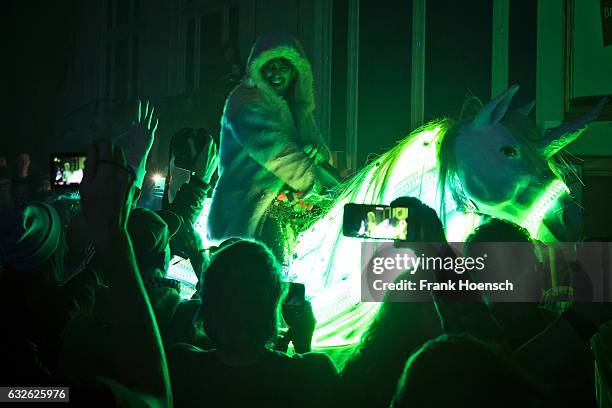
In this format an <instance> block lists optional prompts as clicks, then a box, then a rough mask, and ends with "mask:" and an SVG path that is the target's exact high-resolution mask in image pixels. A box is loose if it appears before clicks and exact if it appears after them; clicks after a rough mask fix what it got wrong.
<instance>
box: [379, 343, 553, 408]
mask: <svg viewBox="0 0 612 408" xmlns="http://www.w3.org/2000/svg"><path fill="white" fill-rule="evenodd" d="M542 400H543V393H542V390H541V389H539V388H538V386H537V385H536V384H535V383H533V382H532V381H531V380H530V379H529V378H528V377H527V376H526V375H525V373H523V372H522V371H521V370H520V369H519V368H518V367H517V366H516V365H515V364H514V363H513V362H512V361H511V360H510V359H509V358H507V357H506V356H504V355H503V354H502V353H501V352H500V351H498V350H497V349H495V348H494V347H493V346H491V345H489V344H486V343H484V342H482V341H480V340H477V339H476V338H473V337H470V336H467V335H442V336H440V337H438V338H436V339H434V340H430V341H428V342H427V343H425V344H424V345H423V346H422V347H421V348H420V349H419V350H418V351H417V352H416V353H414V354H413V355H412V356H411V357H410V358H409V359H408V362H407V363H406V367H405V369H404V373H403V374H402V376H401V378H400V380H399V383H398V389H397V392H396V395H395V397H394V399H393V402H392V404H391V406H392V407H394V408H404V407H444V408H447V407H493V406H496V407H499V406H508V407H519V406H520V407H525V406H539V403H540V402H542Z"/></svg>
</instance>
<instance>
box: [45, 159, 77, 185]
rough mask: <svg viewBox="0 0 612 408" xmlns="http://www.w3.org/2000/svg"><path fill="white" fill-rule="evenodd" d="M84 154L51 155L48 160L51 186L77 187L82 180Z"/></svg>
mask: <svg viewBox="0 0 612 408" xmlns="http://www.w3.org/2000/svg"><path fill="white" fill-rule="evenodd" d="M85 157H86V156H85V153H75V152H72V153H66V152H61V153H52V154H51V158H50V172H51V173H50V175H49V180H51V186H53V187H70V186H78V185H79V184H81V181H82V180H83V171H84V170H85Z"/></svg>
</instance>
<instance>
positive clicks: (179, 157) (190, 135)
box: [170, 128, 211, 174]
mask: <svg viewBox="0 0 612 408" xmlns="http://www.w3.org/2000/svg"><path fill="white" fill-rule="evenodd" d="M210 137H211V136H209V134H208V132H207V131H206V130H205V129H191V128H185V129H182V130H180V131H179V132H177V133H176V134H175V135H174V136H173V137H172V140H171V141H170V150H171V152H172V155H173V156H174V165H175V166H176V167H178V168H181V169H184V170H186V171H188V172H189V174H191V172H192V171H195V168H196V162H195V160H196V158H197V156H198V154H199V153H200V152H201V151H202V150H203V149H204V148H205V147H206V142H207V141H208V139H209V138H210Z"/></svg>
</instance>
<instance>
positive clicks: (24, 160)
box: [17, 153, 31, 177]
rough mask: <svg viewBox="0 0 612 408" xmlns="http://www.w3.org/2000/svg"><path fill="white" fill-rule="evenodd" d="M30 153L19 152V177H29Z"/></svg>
mask: <svg viewBox="0 0 612 408" xmlns="http://www.w3.org/2000/svg"><path fill="white" fill-rule="evenodd" d="M30 164H31V160H30V155H29V154H28V153H19V154H18V155H17V175H18V176H19V177H27V176H28V173H29V171H30Z"/></svg>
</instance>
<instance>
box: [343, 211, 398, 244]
mask: <svg viewBox="0 0 612 408" xmlns="http://www.w3.org/2000/svg"><path fill="white" fill-rule="evenodd" d="M342 233H343V235H344V236H347V237H353V238H371V239H387V240H406V238H407V235H408V208H406V207H391V206H389V205H371V204H346V205H345V206H344V217H343V224H342Z"/></svg>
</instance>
